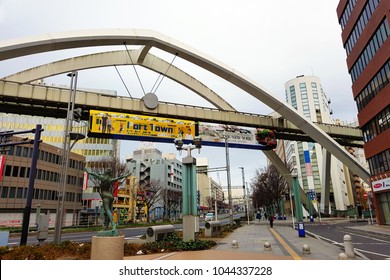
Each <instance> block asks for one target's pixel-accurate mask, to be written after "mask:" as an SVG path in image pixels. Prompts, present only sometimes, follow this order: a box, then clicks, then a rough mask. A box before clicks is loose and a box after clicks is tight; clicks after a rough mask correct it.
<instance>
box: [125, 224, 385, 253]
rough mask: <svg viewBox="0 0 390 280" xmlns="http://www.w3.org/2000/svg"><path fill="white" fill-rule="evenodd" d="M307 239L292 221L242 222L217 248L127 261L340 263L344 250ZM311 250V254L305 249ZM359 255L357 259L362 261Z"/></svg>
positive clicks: (369, 227)
mask: <svg viewBox="0 0 390 280" xmlns="http://www.w3.org/2000/svg"><path fill="white" fill-rule="evenodd" d="M341 221H345V220H342V219H333V220H329V221H325V222H328V223H337V222H341ZM354 228H355V230H359V229H360V230H366V231H371V232H376V233H378V232H379V233H381V234H384V235H390V227H388V226H377V225H367V226H359V227H354ZM305 233H306V235H305V237H299V236H298V232H297V230H295V229H293V228H292V224H291V221H278V220H276V221H275V222H274V227H273V228H270V227H269V224H268V222H267V221H261V222H259V221H251V222H250V223H249V225H248V224H247V222H242V226H241V227H239V228H237V229H236V230H235V231H234V232H232V233H231V234H230V235H228V236H226V237H225V238H222V239H215V238H213V240H216V241H217V246H215V247H214V248H213V249H211V250H203V251H191V252H173V253H165V254H164V253H162V254H152V255H141V256H131V257H125V259H143V260H156V259H159V260H161V259H167V260H337V259H338V258H339V254H340V253H344V249H343V248H342V247H340V246H337V245H334V244H331V243H328V242H326V241H324V240H321V239H318V238H316V237H315V236H314V235H311V233H310V232H308V231H307V230H306V231H305ZM233 240H235V241H236V242H237V243H238V246H237V247H233V246H232V241H233ZM266 242H268V244H270V245H271V246H270V249H271V250H266V248H265V246H264V245H265V244H266ZM304 246H305V247H306V248H307V247H308V248H309V249H310V252H309V253H308V252H307V250H305V252H304V250H303V247H304ZM359 258H360V257H359V255H357V256H356V259H359Z"/></svg>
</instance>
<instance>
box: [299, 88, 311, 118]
mask: <svg viewBox="0 0 390 280" xmlns="http://www.w3.org/2000/svg"><path fill="white" fill-rule="evenodd" d="M299 90H300V92H301V99H302V110H303V114H304V115H305V116H306V117H308V118H310V108H309V99H308V97H307V88H306V83H300V84H299Z"/></svg>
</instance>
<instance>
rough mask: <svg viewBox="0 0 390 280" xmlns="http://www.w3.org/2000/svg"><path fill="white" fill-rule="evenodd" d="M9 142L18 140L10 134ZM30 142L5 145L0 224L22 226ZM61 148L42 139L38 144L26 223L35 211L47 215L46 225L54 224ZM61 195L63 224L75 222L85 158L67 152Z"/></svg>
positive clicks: (30, 148) (79, 202) (33, 220)
mask: <svg viewBox="0 0 390 280" xmlns="http://www.w3.org/2000/svg"><path fill="white" fill-rule="evenodd" d="M9 140H10V143H15V142H20V141H21V138H18V137H12V138H11V139H9ZM32 154H33V145H32V144H23V145H15V146H10V147H8V148H7V151H6V153H4V154H3V155H2V156H4V157H5V160H4V165H3V168H2V179H1V181H0V226H9V227H15V226H16V227H17V226H22V223H23V212H24V208H25V206H26V197H27V189H28V186H29V177H30V170H31V169H30V168H31V159H32ZM61 154H62V150H60V149H58V148H57V147H55V146H52V145H49V144H46V143H44V142H42V143H40V144H39V159H38V162H37V166H36V168H37V169H36V176H35V182H34V193H33V199H32V205H31V216H30V226H34V225H35V223H36V222H37V217H36V214H37V213H38V215H39V213H45V214H48V215H49V217H50V220H49V225H50V226H54V224H55V218H56V211H57V206H58V196H57V194H58V191H59V188H60V183H59V179H60V176H61V169H62V164H61ZM69 159H70V160H69V166H68V173H67V178H66V179H67V180H66V192H65V197H64V207H63V209H64V211H65V212H66V213H65V215H64V221H63V223H64V225H75V224H78V223H79V219H80V212H81V210H82V202H81V198H82V189H83V178H84V167H85V157H84V156H81V155H77V154H74V153H70V158H69Z"/></svg>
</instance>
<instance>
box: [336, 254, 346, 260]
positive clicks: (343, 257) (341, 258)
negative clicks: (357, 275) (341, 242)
mask: <svg viewBox="0 0 390 280" xmlns="http://www.w3.org/2000/svg"><path fill="white" fill-rule="evenodd" d="M338 259H339V260H348V256H347V254H346V253H340V254H339V258H338Z"/></svg>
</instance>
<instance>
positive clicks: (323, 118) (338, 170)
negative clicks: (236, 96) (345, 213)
mask: <svg viewBox="0 0 390 280" xmlns="http://www.w3.org/2000/svg"><path fill="white" fill-rule="evenodd" d="M285 93H286V101H287V103H289V104H290V105H291V106H292V107H294V108H295V109H297V110H298V112H300V113H301V114H302V115H304V116H305V117H306V118H308V119H310V120H311V121H313V122H317V123H328V124H332V123H333V120H332V119H331V114H332V110H331V109H330V106H329V104H330V101H329V99H328V98H327V96H326V94H325V92H324V91H323V89H322V86H321V81H320V79H319V78H317V77H314V76H304V75H301V76H298V77H296V78H294V79H291V80H289V81H288V82H286V83H285ZM283 144H284V152H285V159H283V158H282V159H283V160H285V162H286V163H287V164H288V165H289V166H290V167H291V168H292V169H294V170H296V171H297V174H298V179H299V183H300V186H301V187H302V188H303V190H304V191H305V192H306V193H307V194H308V196H310V194H312V195H311V197H313V196H314V194H315V196H316V198H317V200H321V197H320V195H321V186H322V183H321V182H322V180H323V178H322V174H321V170H322V165H323V153H322V147H321V146H320V145H319V144H317V143H308V142H301V141H284V142H283ZM346 169H347V168H346V167H345V166H344V165H343V164H342V163H341V162H340V161H339V160H338V159H336V158H335V157H333V156H332V157H331V170H330V176H331V190H330V199H329V201H330V204H331V205H330V206H331V207H329V209H331V208H334V209H337V210H346V209H347V208H348V207H349V206H351V205H353V204H354V201H353V195H352V191H351V183H350V180H348V179H346V176H345V173H348V172H347V170H346ZM324 210H325V209H321V212H322V211H324Z"/></svg>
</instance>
